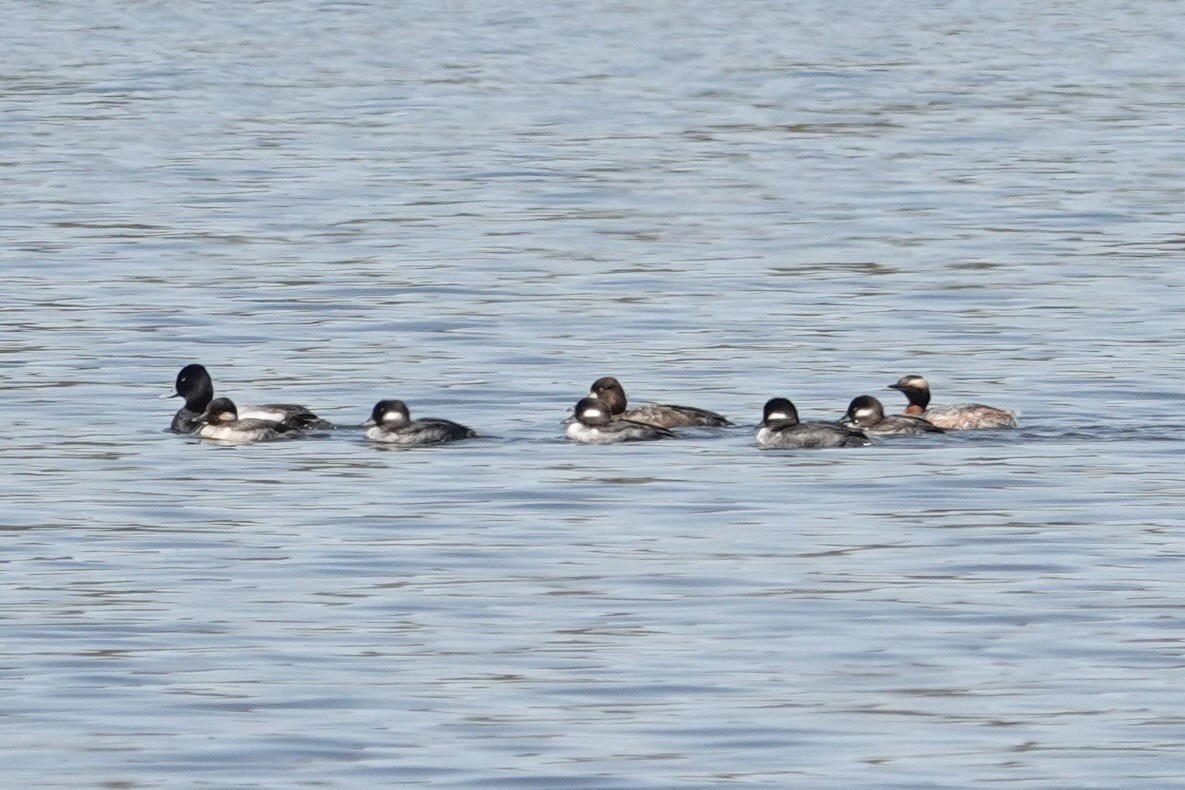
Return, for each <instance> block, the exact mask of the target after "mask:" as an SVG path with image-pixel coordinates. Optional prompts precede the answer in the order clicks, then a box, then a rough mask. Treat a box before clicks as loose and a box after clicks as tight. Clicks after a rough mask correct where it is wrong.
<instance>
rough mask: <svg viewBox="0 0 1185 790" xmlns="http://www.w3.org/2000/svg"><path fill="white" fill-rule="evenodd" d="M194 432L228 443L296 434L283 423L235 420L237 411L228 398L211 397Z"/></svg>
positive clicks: (259, 440) (289, 436)
mask: <svg viewBox="0 0 1185 790" xmlns="http://www.w3.org/2000/svg"><path fill="white" fill-rule="evenodd" d="M197 435H198V436H200V437H202V438H203V439H212V440H214V441H218V442H227V443H229V444H254V443H255V442H265V441H267V440H269V439H281V438H284V439H288V438H293V437H296V436H299V435H300V434H299V433H298V432H297V431H296V429H295V428H291V427H289V426H288V425H286V424H284V423H277V422H270V421H268V420H258V419H239V413H238V410H237V409H236V408H235V405H234V403H232V402H231V400H230V398H215V399H214V400H212V401H210V406H209V407H208V408H207V410H206V414H205V416H204V417H203V418H202V424H201V426H200V427H199V428H198V429H197Z"/></svg>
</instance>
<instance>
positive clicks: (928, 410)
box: [888, 376, 1016, 431]
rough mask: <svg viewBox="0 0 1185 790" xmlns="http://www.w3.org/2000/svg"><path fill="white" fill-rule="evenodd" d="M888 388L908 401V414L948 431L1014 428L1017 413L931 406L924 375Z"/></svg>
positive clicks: (980, 407) (964, 405)
mask: <svg viewBox="0 0 1185 790" xmlns="http://www.w3.org/2000/svg"><path fill="white" fill-rule="evenodd" d="M888 389H891V390H898V391H899V392H902V393H904V394H905V397H906V398H908V399H909V406H907V407H906V408H905V413H906V414H908V415H911V416H914V417H924V418H925V419H927V420H929V421H930V423H932V424H933V425H937V426H938V427H939V428H944V429H946V430H948V431H973V430H978V429H983V428H1015V427H1016V414H1015V413H1014V412H1010V411H1006V410H1004V409H997V408H995V407H994V406H984V405H983V404H982V403H959V404H956V405H953V406H930V384H929V383H928V382H927V381H926V380H925V379H924V378H922V377H921V376H902V377H901V378H900V379H898V380H897V383H895V384H890V385H889V387H888Z"/></svg>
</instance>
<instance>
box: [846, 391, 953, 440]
mask: <svg viewBox="0 0 1185 790" xmlns="http://www.w3.org/2000/svg"><path fill="white" fill-rule="evenodd" d="M841 423H842V424H843V425H846V426H848V427H849V428H855V429H857V430H860V431H864V433H866V434H868V435H869V436H907V435H909V434H916V433H946V431H944V430H942V429H941V428H939V427H938V426H936V425H934V424H932V423H931V422H930V421H929V420H926V419H924V418H922V417H913V416H911V415H908V414H893V415H890V416H888V417H886V416H885V407H884V405H883V404H882V403H881V402H880V401H879V400H877V399H876V398H874V397H872V396H871V395H861V396H860V397H858V398H853V399H852V402H851V403H849V404H848V412H847V414H845V415H844V419H843V420H842V421H841Z"/></svg>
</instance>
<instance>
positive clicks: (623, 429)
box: [567, 398, 675, 444]
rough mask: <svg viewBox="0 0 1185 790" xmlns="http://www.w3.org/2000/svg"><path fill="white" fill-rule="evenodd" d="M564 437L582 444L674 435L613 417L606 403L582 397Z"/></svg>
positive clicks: (661, 429) (631, 440) (660, 428)
mask: <svg viewBox="0 0 1185 790" xmlns="http://www.w3.org/2000/svg"><path fill="white" fill-rule="evenodd" d="M567 434H568V438H569V439H571V440H572V441H574V442H580V443H581V444H616V443H617V442H638V441H646V440H648V439H671V438H673V437H674V436H675V434H673V433H671V432H670V431H668V430H667V429H666V428H662V427H659V426H657V425H647V424H646V423H643V422H635V421H633V420H623V419H621V418H619V417H615V416H614V415H613V413H612V412H611V411H610V410H609V404H607V403H605V402H604V401H601V400H598V399H596V398H582V399H581V400H580V401H579V402H578V403H577V404H576V416H575V418H574V419H573V420H572V422H571V423H570V424H569V425H568V430H567Z"/></svg>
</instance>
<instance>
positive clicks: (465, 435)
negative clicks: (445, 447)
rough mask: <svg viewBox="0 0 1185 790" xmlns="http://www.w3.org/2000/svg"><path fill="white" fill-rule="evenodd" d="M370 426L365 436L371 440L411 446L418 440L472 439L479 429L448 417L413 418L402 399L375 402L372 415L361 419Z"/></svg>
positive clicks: (429, 442)
mask: <svg viewBox="0 0 1185 790" xmlns="http://www.w3.org/2000/svg"><path fill="white" fill-rule="evenodd" d="M362 425H363V426H364V427H369V428H370V429H369V430H368V431H367V432H366V438H367V439H369V440H370V441H372V442H382V443H383V444H398V445H403V446H407V447H410V446H412V445H419V444H441V443H442V442H455V441H457V440H458V439H472V438H473V437H475V436H477V432H476V431H474V430H473V429H472V428H466V427H465V426H464V425H458V424H457V423H455V422H451V421H449V420H440V419H436V418H433V417H425V418H423V419H419V420H413V419H412V418H411V415H410V413H409V412H408V410H407V404H405V403H404V402H403V401H401V400H381V401H379V402H378V403H376V404H375V405H374V409H373V410H371V412H370V419H369V420H367V421H366V422H364V423H362Z"/></svg>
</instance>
